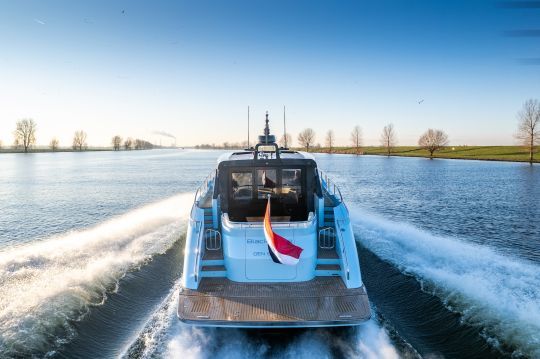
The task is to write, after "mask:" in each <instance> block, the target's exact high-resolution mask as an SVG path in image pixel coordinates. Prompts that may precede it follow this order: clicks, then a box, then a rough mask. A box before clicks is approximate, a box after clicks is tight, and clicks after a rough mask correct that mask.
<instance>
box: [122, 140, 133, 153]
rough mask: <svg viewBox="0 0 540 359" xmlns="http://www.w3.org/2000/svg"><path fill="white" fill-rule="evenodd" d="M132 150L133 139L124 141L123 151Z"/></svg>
mask: <svg viewBox="0 0 540 359" xmlns="http://www.w3.org/2000/svg"><path fill="white" fill-rule="evenodd" d="M132 148H133V139H132V138H131V137H128V138H126V140H125V141H124V149H126V150H131V149H132Z"/></svg>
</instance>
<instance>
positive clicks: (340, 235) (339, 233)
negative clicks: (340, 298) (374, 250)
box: [336, 220, 349, 279]
mask: <svg viewBox="0 0 540 359" xmlns="http://www.w3.org/2000/svg"><path fill="white" fill-rule="evenodd" d="M340 221H341V220H337V221H336V224H338V222H340ZM336 232H337V233H338V238H339V243H340V246H341V253H342V256H341V258H344V259H345V267H346V269H347V279H349V278H348V276H349V274H348V273H349V260H348V259H347V252H346V251H345V243H344V242H343V235H342V233H341V228H337V231H336Z"/></svg>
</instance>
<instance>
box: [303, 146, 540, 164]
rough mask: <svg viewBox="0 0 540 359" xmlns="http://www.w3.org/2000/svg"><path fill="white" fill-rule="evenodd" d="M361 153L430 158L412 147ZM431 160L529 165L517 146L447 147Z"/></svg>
mask: <svg viewBox="0 0 540 359" xmlns="http://www.w3.org/2000/svg"><path fill="white" fill-rule="evenodd" d="M361 151H362V153H361V154H359V156H385V157H416V158H427V159H429V158H430V157H429V153H428V152H427V151H426V150H422V149H420V148H418V147H413V146H402V147H395V149H394V151H393V152H392V153H391V154H390V155H388V154H387V153H386V152H385V151H384V150H383V149H382V148H381V147H363V148H361ZM310 153H326V154H348V155H355V154H356V151H355V149H354V148H352V147H338V148H334V149H333V150H332V152H329V149H328V148H320V149H319V148H317V149H311V150H310ZM433 159H448V160H476V161H492V162H521V163H530V162H529V154H528V152H526V151H525V150H524V149H523V148H522V147H519V146H454V147H450V146H448V147H445V148H443V149H442V150H440V151H437V152H435V153H434V155H433ZM532 163H540V153H538V152H537V153H535V158H534V160H533V162H532Z"/></svg>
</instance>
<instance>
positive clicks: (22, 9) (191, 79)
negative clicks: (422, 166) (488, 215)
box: [0, 0, 540, 145]
mask: <svg viewBox="0 0 540 359" xmlns="http://www.w3.org/2000/svg"><path fill="white" fill-rule="evenodd" d="M122 11H124V12H123V13H122ZM537 28H540V9H537V10H531V9H528V10H525V9H507V8H502V7H501V6H500V3H497V2H493V1H463V2H461V1H452V2H448V3H446V2H445V3H443V2H438V1H433V2H431V1H369V2H368V1H190V2H185V1H175V2H172V1H171V2H169V1H152V2H150V1H87V2H82V1H24V0H23V1H7V0H0V140H2V142H3V143H4V145H6V144H10V143H11V142H12V132H13V129H14V124H15V122H16V120H17V119H19V118H24V117H31V118H34V119H35V121H36V122H37V123H38V132H37V142H38V144H47V143H48V142H49V141H50V139H51V138H52V137H53V136H57V137H59V138H60V142H61V145H62V144H63V145H69V144H70V142H71V138H72V135H73V132H74V131H75V130H78V129H83V130H85V131H86V132H87V133H88V142H89V143H90V144H91V145H108V144H109V142H110V138H111V137H112V136H113V135H115V134H117V133H118V134H121V135H122V136H124V137H126V136H132V137H144V138H148V139H150V140H154V141H156V140H157V138H156V137H155V136H153V135H152V132H153V131H165V132H169V133H172V134H174V135H175V136H176V137H177V139H178V140H177V141H178V144H182V145H194V144H197V143H222V142H224V141H229V142H235V141H241V140H244V139H245V132H246V131H245V121H246V107H247V105H250V106H251V115H252V128H253V129H254V131H253V132H252V136H253V137H254V136H255V135H256V134H258V132H259V131H260V130H261V129H262V126H263V119H264V112H265V111H266V110H268V111H269V112H270V116H271V119H272V120H273V121H272V122H271V127H272V130H273V132H275V133H281V132H282V127H281V123H282V111H283V105H286V106H287V119H288V129H289V130H290V132H292V134H293V137H294V138H296V134H297V133H298V132H299V131H300V130H301V129H303V128H305V127H312V128H313V129H315V131H316V132H317V135H318V136H317V141H318V142H321V143H324V134H325V132H326V131H327V130H328V129H333V130H334V131H335V133H336V137H337V140H338V143H340V144H347V143H348V142H349V133H350V131H351V129H352V127H353V126H355V125H360V126H361V127H362V129H363V134H364V143H365V144H367V145H371V144H377V143H378V139H379V136H380V132H381V129H382V127H383V126H384V125H385V124H387V123H390V122H391V123H393V124H394V125H395V128H396V130H397V133H398V139H399V143H400V144H402V145H409V144H415V143H416V141H417V138H418V136H419V135H420V134H421V133H422V132H423V131H424V130H426V129H427V128H429V127H433V128H441V129H444V130H445V131H447V132H448V134H449V137H450V141H451V143H452V144H454V145H460V144H469V145H472V144H480V145H489V144H507V145H510V144H514V143H515V140H514V139H513V134H514V132H515V129H516V113H517V111H518V110H519V109H520V107H521V105H522V103H523V102H524V101H525V100H526V99H528V98H531V97H533V98H538V97H540V66H535V65H523V64H522V63H521V62H520V61H519V59H523V58H540V38H538V37H537V38H534V37H533V38H531V37H529V38H521V37H509V36H504V35H503V34H504V32H505V31H511V30H520V29H537ZM421 99H423V100H424V102H423V103H421V104H418V103H417V101H419V100H421ZM164 141H165V140H164Z"/></svg>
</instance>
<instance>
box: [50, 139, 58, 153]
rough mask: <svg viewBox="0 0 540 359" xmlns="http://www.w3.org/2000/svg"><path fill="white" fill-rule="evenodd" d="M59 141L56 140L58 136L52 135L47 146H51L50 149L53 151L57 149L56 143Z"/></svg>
mask: <svg viewBox="0 0 540 359" xmlns="http://www.w3.org/2000/svg"><path fill="white" fill-rule="evenodd" d="M59 143H60V142H59V141H58V138H56V137H53V138H52V140H51V142H49V147H50V148H51V150H52V151H53V152H54V151H56V150H57V149H58V144H59Z"/></svg>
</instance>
